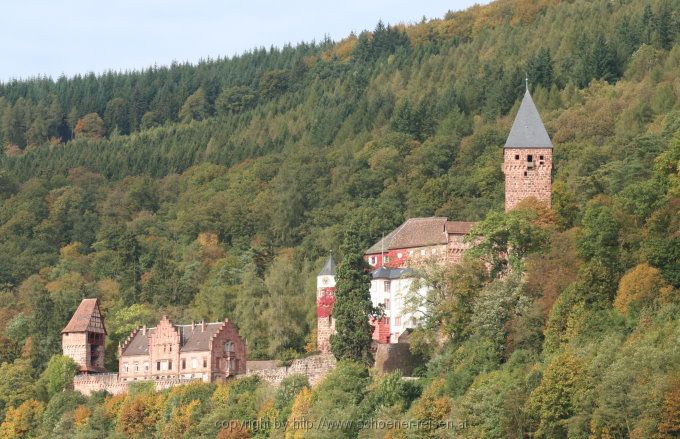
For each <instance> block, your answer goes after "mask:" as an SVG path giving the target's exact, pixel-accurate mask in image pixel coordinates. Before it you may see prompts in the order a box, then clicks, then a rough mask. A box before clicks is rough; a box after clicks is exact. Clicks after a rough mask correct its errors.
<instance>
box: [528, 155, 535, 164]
mask: <svg viewBox="0 0 680 439" xmlns="http://www.w3.org/2000/svg"><path fill="white" fill-rule="evenodd" d="M533 161H534V156H533V155H531V154H529V155H528V156H527V162H529V163H531V162H533Z"/></svg>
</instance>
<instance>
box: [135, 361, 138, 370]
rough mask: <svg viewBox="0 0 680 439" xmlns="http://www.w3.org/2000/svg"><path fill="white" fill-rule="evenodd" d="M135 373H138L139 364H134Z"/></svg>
mask: <svg viewBox="0 0 680 439" xmlns="http://www.w3.org/2000/svg"><path fill="white" fill-rule="evenodd" d="M135 372H139V363H137V362H135Z"/></svg>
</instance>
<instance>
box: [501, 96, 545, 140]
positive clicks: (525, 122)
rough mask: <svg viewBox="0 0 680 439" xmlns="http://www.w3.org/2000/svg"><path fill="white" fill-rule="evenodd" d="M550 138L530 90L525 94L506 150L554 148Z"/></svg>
mask: <svg viewBox="0 0 680 439" xmlns="http://www.w3.org/2000/svg"><path fill="white" fill-rule="evenodd" d="M552 147H553V144H552V142H551V141H550V136H548V132H547V131H546V130H545V126H544V125H543V121H542V120H541V115H540V114H539V113H538V110H537V109H536V105H535V104H534V100H533V99H531V94H530V93H529V89H527V91H526V93H524V98H522V103H521V104H520V106H519V111H517V116H515V121H514V122H513V124H512V129H510V135H508V140H507V141H506V142H505V148H552Z"/></svg>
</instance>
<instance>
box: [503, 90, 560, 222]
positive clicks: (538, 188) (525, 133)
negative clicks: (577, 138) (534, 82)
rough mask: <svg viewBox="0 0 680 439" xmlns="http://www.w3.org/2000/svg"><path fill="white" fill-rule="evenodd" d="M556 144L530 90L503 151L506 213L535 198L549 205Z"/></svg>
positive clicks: (525, 96)
mask: <svg viewBox="0 0 680 439" xmlns="http://www.w3.org/2000/svg"><path fill="white" fill-rule="evenodd" d="M552 150H553V145H552V142H551V141H550V137H549V136H548V132H547V131H546V130H545V126H544V125H543V121H542V120H541V115H540V114H538V110H537V109H536V105H535V104H534V101H533V99H531V94H530V93H529V87H527V91H526V93H524V98H523V99H522V104H521V105H520V106H519V111H518V112H517V116H515V121H514V122H513V124H512V129H511V130H510V135H508V140H507V141H506V142H505V147H504V148H503V156H504V157H503V173H504V174H505V211H506V212H507V211H509V210H511V209H513V208H514V207H515V206H516V205H517V203H519V202H520V201H522V200H524V199H526V198H531V197H534V198H536V199H537V200H539V201H542V202H544V203H546V204H547V205H548V206H550V195H551V185H552Z"/></svg>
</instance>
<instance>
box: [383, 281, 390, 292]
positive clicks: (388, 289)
mask: <svg viewBox="0 0 680 439" xmlns="http://www.w3.org/2000/svg"><path fill="white" fill-rule="evenodd" d="M391 287H392V284H391V283H390V281H388V280H386V281H385V283H384V292H386V293H389V292H390V289H391Z"/></svg>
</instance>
